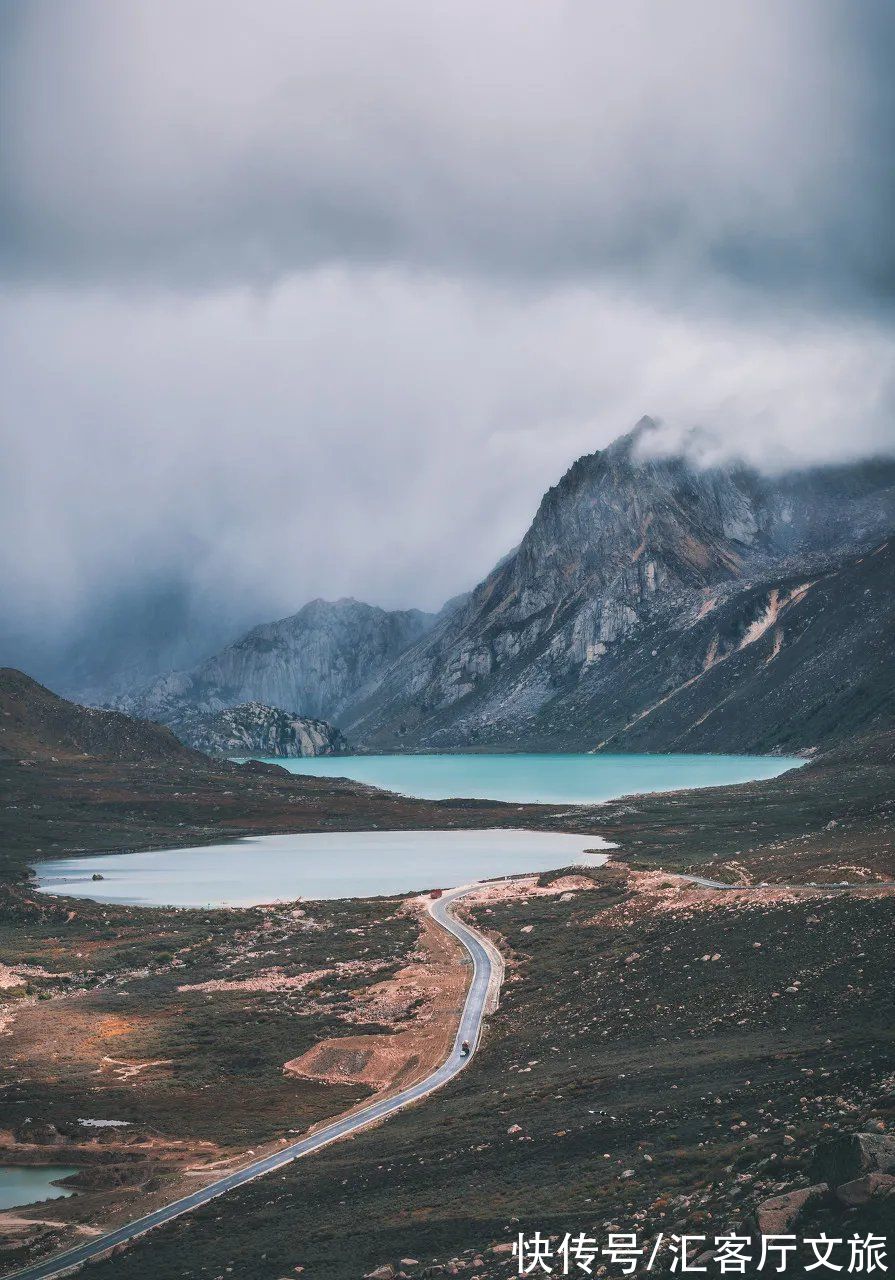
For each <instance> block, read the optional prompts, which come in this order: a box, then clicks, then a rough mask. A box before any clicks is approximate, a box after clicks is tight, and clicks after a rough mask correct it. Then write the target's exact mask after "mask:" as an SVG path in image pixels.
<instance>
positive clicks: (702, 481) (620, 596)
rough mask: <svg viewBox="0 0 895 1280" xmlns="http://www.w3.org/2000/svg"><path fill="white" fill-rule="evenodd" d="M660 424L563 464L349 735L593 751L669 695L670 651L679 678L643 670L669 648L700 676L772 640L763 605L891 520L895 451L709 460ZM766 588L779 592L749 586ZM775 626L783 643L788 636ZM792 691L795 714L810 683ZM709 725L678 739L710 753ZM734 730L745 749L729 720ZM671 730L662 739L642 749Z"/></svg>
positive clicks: (880, 533)
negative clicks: (653, 438)
mask: <svg viewBox="0 0 895 1280" xmlns="http://www.w3.org/2000/svg"><path fill="white" fill-rule="evenodd" d="M655 428H656V423H655V420H654V419H652V418H644V419H641V421H640V422H639V423H638V424H637V426H636V427H635V428H634V429H633V431H631V432H629V433H627V435H625V436H622V437H621V438H620V439H618V440H616V441H615V442H614V443H613V444H612V445H610V446H609V447H608V448H606V449H603V450H600V451H598V452H595V453H592V454H587V455H585V456H583V457H581V458H579V459H578V460H577V461H576V462H575V463H574V464H573V465H572V466H571V467H570V468H569V470H568V471H567V472H566V473H565V475H564V476H563V477H562V478H561V479H560V480H559V482H558V483H557V484H555V485H554V486H552V487H551V488H550V489H549V490H548V491H547V492H546V493H545V495H544V497H543V499H542V501H541V503H540V505H539V507H538V510H537V513H536V515H535V517H534V520H533V521H532V524H531V526H530V527H529V529H528V531H527V532H526V534H525V536H524V538H523V539H522V542H521V543H520V544H519V547H518V548H517V550H516V551H515V552H514V553H513V554H512V555H510V556H508V557H507V558H506V559H505V560H504V561H503V562H501V564H499V565H498V566H497V567H496V568H495V569H494V570H493V571H492V573H491V574H489V576H488V577H487V578H486V579H485V580H484V581H483V582H482V583H481V584H480V585H479V586H478V587H477V588H476V590H475V591H474V592H473V593H472V595H471V597H470V600H469V602H468V603H467V605H466V606H465V607H463V608H461V609H459V610H458V611H457V612H456V613H455V614H454V615H453V616H451V617H449V618H448V619H446V620H445V621H444V622H442V623H441V624H439V625H438V626H436V627H435V628H434V629H433V630H432V631H431V632H430V633H429V634H428V635H427V636H426V637H424V638H423V639H422V640H420V641H419V642H417V644H416V645H414V646H413V647H412V648H411V649H409V650H408V651H407V652H406V653H405V654H404V655H402V657H401V658H400V659H399V661H397V662H396V663H395V664H393V666H392V668H391V670H390V671H389V672H388V673H387V674H386V675H385V676H384V677H383V679H382V680H381V681H380V683H379V685H378V687H377V688H376V689H375V690H374V691H373V693H372V695H371V696H370V697H369V698H368V699H367V700H366V702H365V703H364V704H362V705H360V706H359V707H358V708H357V711H356V714H355V718H354V720H350V719H346V722H345V723H346V728H347V729H348V731H349V732H350V733H351V735H352V737H353V738H355V739H358V740H365V741H367V743H368V744H369V745H371V746H375V747H382V748H385V747H392V748H394V747H399V746H400V747H402V748H404V749H409V748H410V747H419V746H424V747H449V746H463V745H471V744H490V745H495V746H497V745H520V746H522V745H533V744H540V745H548V746H551V747H553V748H554V749H563V748H565V749H568V748H569V747H571V746H579V747H581V746H586V747H588V748H590V747H594V746H597V745H599V744H600V743H601V742H603V741H605V740H606V739H607V737H613V736H617V735H618V733H619V732H620V731H621V730H624V731H625V732H627V730H626V728H625V726H626V725H627V719H626V718H625V717H628V716H629V714H630V717H631V718H633V717H636V716H637V715H638V714H639V711H640V710H644V711H645V710H646V708H647V706H648V705H652V702H654V701H655V700H656V699H657V698H658V697H662V696H664V695H665V693H668V692H669V691H671V690H672V689H673V687H674V681H675V679H676V677H675V673H674V663H671V664H670V666H669V670H668V671H667V672H666V675H665V676H664V680H665V683H666V685H667V688H666V689H664V690H659V691H658V692H657V693H656V692H655V690H654V686H653V681H652V678H651V675H650V672H649V668H650V666H651V665H652V666H655V665H656V662H655V659H656V658H657V657H659V656H660V655H661V654H662V653H664V652H666V651H667V652H669V653H671V652H675V653H677V656H678V660H679V663H680V670H681V672H682V675H681V681H682V682H683V681H686V680H688V679H690V677H691V676H692V675H694V674H696V673H698V671H699V670H701V669H702V666H706V667H707V668H708V667H712V666H713V665H714V661H715V657H717V654H718V653H720V652H723V651H724V649H725V646H728V645H730V644H734V643H738V642H739V638H741V637H742V635H743V634H746V633H747V632H749V631H750V628H753V627H757V628H759V631H758V632H757V633H759V634H761V635H764V634H765V633H766V631H767V628H766V627H764V626H763V624H762V625H760V619H761V618H763V617H764V616H765V615H766V614H768V611H769V610H770V611H771V612H772V613H773V612H774V611H777V612H779V611H780V609H781V608H782V610H783V615H784V617H785V616H786V614H787V613H788V612H791V611H792V610H793V609H794V608H795V606H796V604H798V601H799V600H800V599H801V597H798V598H797V597H795V596H790V595H788V594H785V593H786V591H788V588H785V587H784V586H783V585H782V583H783V580H784V579H788V577H789V575H791V574H793V573H795V574H796V575H806V576H810V575H811V574H816V573H818V572H819V573H824V572H827V571H830V572H832V571H833V565H834V563H835V562H836V561H837V559H841V557H842V556H847V555H848V554H849V553H852V554H856V553H858V551H859V550H860V549H863V548H866V547H867V546H868V545H869V543H870V542H871V541H872V540H873V539H874V538H882V537H885V536H886V535H887V534H888V533H889V532H890V531H891V530H892V529H893V527H895V502H893V493H895V463H891V462H880V463H877V464H875V465H873V466H870V467H868V466H864V465H860V466H856V467H844V468H843V467H838V468H832V467H831V468H816V469H812V470H805V471H800V472H793V473H788V474H785V475H782V476H778V477H767V476H763V475H761V474H760V473H758V472H756V471H754V470H751V469H750V468H748V467H745V466H744V465H742V464H740V463H737V464H731V465H724V466H719V465H716V466H711V467H704V468H702V467H699V466H697V465H695V464H693V463H692V462H690V461H689V459H688V458H687V457H686V456H685V455H684V454H682V453H680V452H677V453H672V454H662V453H661V452H657V453H656V454H652V453H649V452H646V453H644V452H643V450H642V442H643V441H644V439H645V438H647V437H648V435H649V434H650V433H651V432H652V431H653V430H654V429H655ZM882 563H883V562H882V561H881V562H880V564H882ZM875 581H878V579H875ZM761 583H767V584H768V585H767V590H763V589H761V588H760V587H759V588H758V589H757V590H755V588H756V587H757V586H758V584H761ZM775 583H776V584H777V585H776V586H775V585H774V584H775ZM866 589H867V590H869V591H871V592H872V591H873V590H874V589H875V588H870V587H867V588H866ZM775 590H776V592H777V594H776V596H773V603H772V593H773V591H775ZM753 592H754V595H752V594H750V593H753ZM735 599H736V600H738V601H739V603H738V605H737V606H736V608H735V609H734V614H735V616H734V617H731V618H730V619H729V620H728V621H726V622H725V623H724V625H723V627H722V628H721V631H720V632H719V633H718V634H715V635H707V636H706V639H705V646H704V647H703V643H702V639H701V638H700V640H699V641H698V643H697V642H695V641H694V644H695V646H696V647H695V650H694V651H693V652H688V653H686V654H685V653H684V652H683V651H682V649H681V644H682V641H681V637H682V635H684V633H685V632H687V630H688V628H689V627H690V624H691V623H692V622H693V621H694V620H696V619H699V620H700V621H701V620H703V619H705V618H706V617H708V616H709V615H710V614H713V613H714V611H715V610H716V609H718V607H719V606H720V605H721V604H722V603H723V602H727V601H733V600H735ZM805 607H807V606H803V611H804V608H805ZM715 616H716V617H720V614H716V615H715ZM722 633H723V634H722ZM773 634H776V635H778V636H780V637H781V639H780V643H781V644H782V643H783V639H784V638H785V636H784V633H783V632H781V631H776V632H773ZM647 636H648V637H649V646H650V647H649V649H648V650H643V648H642V646H643V645H644V644H645V643H646V637H647ZM690 639H691V640H693V635H692V634H691V635H690ZM775 643H776V642H775ZM713 645H714V649H712V646H713ZM633 655H639V656H638V657H637V662H638V663H639V664H640V665H636V664H635V668H634V669H632V668H631V666H630V665H626V664H629V662H630V661H633V660H634V657H633ZM764 656H766V655H764V653H763V650H762V660H763V659H764ZM859 665H860V664H859ZM731 670H732V668H731ZM853 675H854V673H852V674H851V675H849V677H848V678H849V679H852V678H853ZM618 681H623V682H624V687H623V688H621V687H617V682H618ZM802 683H803V685H804V684H805V682H804V681H803V682H802ZM638 689H640V690H642V695H643V697H642V702H641V703H639V702H638V698H639V696H640V695H639V693H638ZM817 692H818V693H819V692H820V691H817ZM791 693H792V698H793V714H795V706H796V704H797V702H798V698H800V697H802V696H803V694H798V695H797V693H796V691H795V690H791ZM725 696H726V694H725ZM778 700H779V695H778ZM572 704H574V718H571V717H570V716H569V711H568V709H569V707H570V706H571V705H572ZM616 704H617V705H616ZM699 714H701V712H700V713H699ZM620 718H622V719H621V722H619V721H620ZM645 718H646V719H649V720H650V721H651V723H653V724H657V723H658V721H657V720H656V719H655V718H654V717H653V715H652V713H650V715H648V716H646V717H645ZM708 733H709V730H708V729H705V730H702V732H701V734H700V733H699V732H696V731H695V730H694V732H693V734H692V736H691V738H690V741H688V742H687V743H686V744H685V745H684V744H682V745H679V746H677V749H686V748H688V747H689V748H692V749H694V750H698V749H699V743H700V741H704V740H705V738H706V736H707V735H708ZM622 736H623V737H624V733H623V734H622ZM728 740H729V746H730V748H731V749H732V748H733V747H735V746H742V747H744V748H745V746H746V745H748V744H747V743H745V742H744V741H743V740H742V739H740V740H739V741H738V740H737V738H736V734H735V731H732V732H730V733H729V735H728ZM667 741H668V739H667V736H666V737H662V736H661V735H658V734H657V736H656V738H655V741H654V742H649V741H647V743H646V745H645V746H644V747H643V748H642V749H651V748H655V749H662V748H663V746H664V745H665V744H666V742H667ZM752 741H753V742H754V734H753V738H752ZM716 749H724V747H723V744H719V746H718V747H717V748H716Z"/></svg>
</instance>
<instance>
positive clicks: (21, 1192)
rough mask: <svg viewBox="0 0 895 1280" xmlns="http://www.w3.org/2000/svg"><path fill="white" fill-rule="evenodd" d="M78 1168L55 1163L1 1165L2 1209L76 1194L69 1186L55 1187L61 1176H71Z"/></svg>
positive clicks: (0, 1191) (0, 1189)
mask: <svg viewBox="0 0 895 1280" xmlns="http://www.w3.org/2000/svg"><path fill="white" fill-rule="evenodd" d="M77 1172H78V1171H77V1169H63V1168H61V1167H58V1166H55V1165H44V1166H43V1167H38V1166H30V1165H29V1166H25V1165H16V1164H13V1165H0V1209H14V1208H16V1207H18V1206H19V1205H23V1204H33V1203H34V1202H35V1201H37V1200H61V1199H63V1198H64V1197H65V1196H71V1195H74V1192H73V1191H69V1190H68V1188H67V1187H54V1186H53V1183H54V1182H55V1181H56V1180H57V1179H59V1178H70V1177H71V1176H72V1174H74V1173H77Z"/></svg>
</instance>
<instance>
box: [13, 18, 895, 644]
mask: <svg viewBox="0 0 895 1280" xmlns="http://www.w3.org/2000/svg"><path fill="white" fill-rule="evenodd" d="M0 63H2V65H0V83H2V90H0V117H2V120H3V130H4V146H3V152H2V158H0V187H2V195H0V200H2V207H0V271H2V275H3V285H4V288H3V292H2V301H0V340H2V348H0V350H2V354H0V362H2V369H0V372H2V383H3V388H4V391H3V403H2V408H0V412H2V415H3V449H4V455H5V456H4V464H3V471H2V481H0V483H2V486H3V488H2V492H0V574H2V581H0V593H2V595H3V598H4V604H5V610H6V625H7V629H13V630H18V631H19V632H20V633H22V634H25V635H27V634H28V633H29V632H30V631H32V630H34V629H43V628H46V627H48V626H53V627H58V628H59V629H60V631H64V629H65V628H66V627H68V626H69V625H71V624H72V623H73V621H76V620H77V619H78V616H79V615H84V614H87V615H88V616H89V614H90V612H91V610H92V609H94V608H95V607H96V605H97V602H98V601H100V600H101V599H108V598H109V597H110V596H114V595H115V594H116V592H119V591H123V590H125V589H126V590H133V589H134V588H136V589H138V590H139V587H140V584H141V583H142V582H149V581H152V582H166V581H169V580H170V581H173V582H177V583H179V584H183V585H185V586H186V588H187V589H188V590H189V589H193V588H195V589H196V591H198V592H201V593H202V595H203V599H205V600H209V601H212V602H213V601H215V600H220V599H223V598H224V597H226V598H228V599H229V601H230V602H231V603H230V604H229V605H228V608H229V609H230V610H231V613H232V614H233V616H235V617H242V616H243V615H244V616H245V618H246V619H247V620H248V619H251V620H255V619H256V618H263V617H266V616H274V615H279V614H282V613H285V612H291V611H292V610H294V609H295V608H297V607H298V606H299V605H301V604H302V603H303V602H304V601H305V600H306V599H307V598H309V597H312V596H314V595H318V594H319V595H324V596H327V597H335V596H338V595H342V594H354V595H357V596H358V597H360V598H364V599H368V600H371V601H373V602H376V603H382V604H385V605H410V604H418V605H421V606H424V607H432V606H437V605H438V604H440V603H441V601H442V600H443V598H445V597H446V596H448V595H450V594H452V593H454V592H455V591H458V590H460V589H462V588H464V587H466V586H469V585H471V584H472V583H474V582H475V581H476V580H477V579H478V578H479V577H481V576H482V575H483V574H484V573H485V572H486V571H487V570H488V569H489V568H490V566H491V564H492V563H493V562H494V560H495V559H496V558H497V557H498V556H499V555H501V554H502V553H503V552H504V551H505V550H507V548H508V547H509V546H511V545H512V544H513V543H514V542H515V541H517V540H518V538H519V537H520V536H521V534H522V533H523V532H524V530H525V527H526V525H527V523H528V521H529V519H530V517H531V515H532V513H533V511H534V509H535V507H536V505H537V501H538V499H539V497H540V495H541V493H542V491H543V490H544V489H545V488H546V487H547V486H548V485H549V484H551V483H553V482H554V481H555V480H556V479H557V478H558V476H559V475H560V474H561V473H562V472H563V471H564V470H565V468H566V467H567V465H568V464H569V463H570V462H571V461H572V460H573V459H574V457H576V456H577V455H578V454H580V453H582V452H586V451H590V450H592V449H594V448H597V447H600V446H601V445H604V444H606V443H608V442H609V441H610V440H611V439H612V438H613V437H615V436H616V435H618V434H620V433H621V432H622V431H624V430H626V429H628V428H629V427H630V426H631V425H632V424H633V423H634V421H636V419H637V418H639V417H640V416H641V414H643V413H651V414H653V415H656V416H659V417H661V418H663V419H664V420H665V421H666V422H668V423H669V424H670V428H671V429H673V430H675V429H680V428H682V427H689V426H691V425H701V426H706V427H710V428H711V429H712V430H714V431H715V432H717V433H718V438H719V440H720V441H721V444H720V449H721V451H722V452H723V451H725V450H731V449H733V448H736V449H737V450H739V451H740V452H742V453H744V454H745V455H746V456H747V457H748V458H749V459H750V460H752V461H755V462H758V463H759V464H762V465H766V466H770V467H779V466H781V465H784V464H785V463H787V462H791V461H796V462H799V461H814V460H827V459H838V458H847V457H854V456H859V455H862V454H867V453H869V452H872V451H875V450H882V449H891V447H892V445H893V407H895V382H893V369H895V339H893V328H895V313H893V292H895V207H893V205H895V201H893V186H895V165H893V155H895V146H893V142H895V138H893V134H895V84H893V80H895V78H893V76H892V66H893V65H895V5H893V4H892V3H891V0H879V2H876V0H862V3H860V4H855V3H854V2H853V0H824V3H823V4H817V3H816V0H790V2H789V3H786V4H781V3H780V2H779V0H743V2H742V3H741V2H739V0H724V3H718V2H717V0H676V3H674V4H670V3H668V2H667V0H652V2H641V0H624V2H622V0H612V2H611V3H610V2H609V0H578V2H575V3H562V2H561V0H551V2H550V3H545V2H544V0H505V2H502V0H489V3H482V2H481V0H476V3H466V2H464V0H445V2H444V3H442V2H441V0H431V2H428V3H420V2H419V0H357V3H355V2H354V0H327V2H326V3H325V4H324V3H319V2H318V3H313V4H312V3H303V2H302V0H145V2H144V0H67V2H66V3H65V4H59V3H58V0H19V3H16V4H6V5H4V6H3V7H2V9H0ZM234 599H235V600H236V601H238V602H239V603H238V604H237V605H233V604H232V601H233V600H234ZM0 657H2V655H0Z"/></svg>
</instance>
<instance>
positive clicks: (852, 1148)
mask: <svg viewBox="0 0 895 1280" xmlns="http://www.w3.org/2000/svg"><path fill="white" fill-rule="evenodd" d="M811 1173H812V1176H813V1177H815V1178H817V1179H818V1180H819V1181H820V1180H823V1181H824V1182H828V1183H829V1184H830V1186H831V1187H838V1186H840V1185H841V1184H842V1183H843V1182H853V1181H854V1180H855V1179H856V1178H860V1177H862V1176H863V1175H864V1174H866V1173H895V1137H893V1136H892V1135H890V1134H885V1133H835V1134H830V1135H829V1136H828V1137H826V1138H823V1139H822V1140H821V1141H820V1142H819V1143H818V1144H817V1147H816V1148H815V1151H814V1160H813V1161H812V1164H811Z"/></svg>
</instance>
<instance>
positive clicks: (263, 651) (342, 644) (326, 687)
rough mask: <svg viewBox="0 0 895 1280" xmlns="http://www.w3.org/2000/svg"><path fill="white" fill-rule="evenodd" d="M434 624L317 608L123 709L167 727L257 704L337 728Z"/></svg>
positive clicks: (163, 682) (318, 603) (424, 616)
mask: <svg viewBox="0 0 895 1280" xmlns="http://www.w3.org/2000/svg"><path fill="white" fill-rule="evenodd" d="M434 621H435V615H434V614H428V613H423V612H422V611H420V610H419V609H406V610H392V611H388V610H385V609H380V608H378V607H377V606H375V605H369V604H364V603H363V602H361V601H359V600H353V599H342V600H337V601H334V602H329V601H325V600H312V601H311V602H310V603H309V604H306V605H305V606H304V607H303V608H302V609H299V611H298V613H295V614H293V615H292V616H290V617H288V618H281V619H279V620H278V621H276V622H267V623H263V624H262V625H260V626H257V627H254V628H253V629H252V630H251V631H249V632H248V633H247V634H246V635H244V636H243V637H242V638H241V639H239V640H237V641H236V642H235V643H234V644H231V645H228V646H227V647H226V648H225V649H222V650H221V652H220V653H217V654H215V655H213V656H212V657H210V658H208V659H206V660H205V661H204V662H200V663H199V664H197V665H196V666H194V667H192V668H190V669H188V670H186V671H173V672H170V673H169V674H168V675H165V676H161V677H159V678H158V679H156V680H153V681H152V682H151V683H150V684H149V685H147V686H146V687H145V688H144V689H141V690H139V691H137V692H136V693H134V694H131V695H128V696H125V697H123V698H121V699H119V700H118V701H117V703H116V705H117V706H119V707H120V708H121V709H122V710H124V711H127V712H129V713H130V714H132V715H137V716H143V717H145V718H147V719H150V720H158V721H161V722H162V723H165V724H176V723H179V722H181V721H183V719H184V717H185V716H188V715H190V714H194V713H197V712H198V713H203V714H204V713H213V712H217V711H221V710H223V709H224V708H226V707H235V706H241V705H243V704H245V703H250V702H258V703H262V704H264V705H265V706H272V707H277V708H280V709H283V710H290V711H291V710H293V709H295V714H298V715H301V716H304V717H309V718H311V719H321V720H325V721H327V722H333V721H337V720H339V718H340V717H341V716H342V715H343V713H344V710H345V708H346V707H347V706H348V705H349V704H350V703H351V702H352V701H353V700H356V699H357V698H359V697H363V696H364V695H365V694H366V692H367V691H369V690H371V689H372V687H373V686H374V684H375V682H376V680H377V678H378V677H379V676H380V675H381V674H382V672H383V671H384V670H386V668H387V667H388V666H389V665H390V664H391V663H392V662H393V661H394V660H395V658H397V657H398V655H399V654H400V653H402V652H403V650H404V649H406V648H407V646H408V645H410V644H413V643H414V642H415V641H416V640H418V639H419V638H420V637H421V636H423V635H424V634H425V633H426V631H428V630H429V629H430V627H431V626H432V625H433V623H434Z"/></svg>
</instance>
